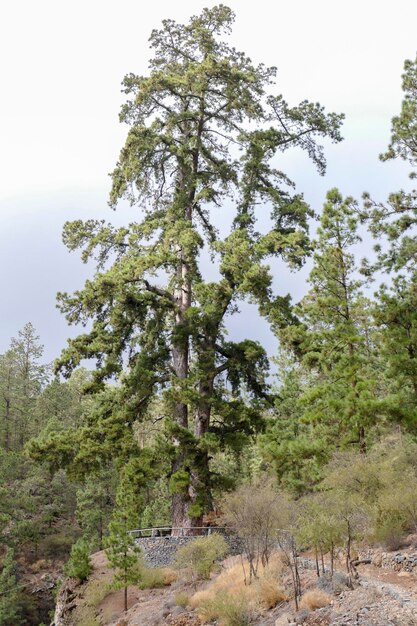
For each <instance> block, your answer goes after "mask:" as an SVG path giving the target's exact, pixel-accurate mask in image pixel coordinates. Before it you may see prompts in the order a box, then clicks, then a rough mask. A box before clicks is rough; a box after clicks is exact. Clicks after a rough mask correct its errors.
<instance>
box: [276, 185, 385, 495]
mask: <svg viewBox="0 0 417 626" xmlns="http://www.w3.org/2000/svg"><path fill="white" fill-rule="evenodd" d="M357 226H358V218H357V216H356V204H355V202H354V201H353V200H352V198H346V199H344V198H342V196H341V195H340V193H339V192H338V190H337V189H333V190H331V191H329V192H328V194H327V202H326V203H325V205H324V207H323V214H322V217H321V222H320V227H319V229H318V231H317V234H318V239H317V242H316V243H315V254H314V266H313V269H312V271H311V273H310V277H309V282H310V284H311V289H310V291H309V292H308V294H307V295H306V296H305V297H304V298H303V300H302V301H301V302H300V303H299V305H298V306H297V307H296V308H295V312H296V314H297V316H298V319H297V320H296V323H295V324H294V323H293V324H291V325H290V326H288V327H287V328H284V329H283V330H282V331H281V333H280V337H281V341H282V342H283V343H284V345H286V346H287V347H288V349H290V350H291V351H292V352H293V354H294V356H295V357H296V358H297V359H298V360H299V362H300V365H299V368H300V369H299V371H298V372H297V366H295V368H293V369H292V371H291V370H290V372H289V373H288V374H287V376H286V378H285V380H284V382H285V387H284V388H283V393H284V394H285V395H288V396H289V401H290V402H293V405H292V407H291V408H290V409H289V410H290V413H288V410H287V413H286V415H284V418H285V419H286V420H289V427H290V428H291V427H292V436H291V435H290V437H289V441H285V439H286V438H285V439H284V442H280V443H279V444H278V445H277V444H276V443H274V440H273V437H274V435H275V436H276V434H278V433H277V432H276V429H274V428H272V429H270V435H271V436H270V437H269V439H270V440H271V439H272V442H271V443H272V445H271V443H270V441H268V440H267V441H266V446H265V449H266V452H267V454H269V456H270V457H272V459H273V460H274V456H275V458H276V459H277V460H278V462H279V463H281V466H282V463H284V465H285V464H289V461H290V460H291V459H294V461H295V467H296V468H297V467H298V468H299V470H298V477H297V476H296V477H294V478H296V479H297V478H298V480H300V479H301V484H298V485H297V482H296V481H294V482H295V484H294V485H293V487H295V489H296V491H298V492H300V491H301V489H302V482H303V474H304V476H305V469H307V470H308V467H309V466H310V468H311V469H312V470H313V472H314V473H315V476H314V473H313V475H312V476H313V480H314V478H316V480H317V478H319V472H318V470H319V467H320V465H321V464H322V463H323V461H325V460H327V459H328V458H329V452H330V451H331V449H332V446H333V445H334V444H335V443H337V444H338V445H342V446H347V445H352V444H355V445H357V446H358V447H359V448H360V449H361V450H362V451H364V450H365V449H366V446H367V445H368V442H369V441H370V440H371V437H372V428H373V427H374V425H375V424H376V422H377V418H378V403H377V402H375V391H376V389H377V380H376V372H377V365H376V347H375V343H374V329H373V326H372V320H371V307H370V303H369V301H368V300H366V299H365V298H364V297H363V296H362V294H361V287H362V285H363V280H361V279H360V278H358V274H357V268H356V266H355V262H354V257H353V254H352V248H353V246H354V245H356V244H357V242H358V241H359V240H360V239H359V236H358V234H357ZM285 395H284V398H285ZM283 409H284V411H285V410H286V407H285V406H284V407H283ZM291 413H292V414H293V415H291ZM292 439H295V442H294V441H292ZM297 456H298V457H299V458H301V459H303V461H300V460H298V461H297V460H296V459H295V457H297ZM282 457H284V458H282ZM306 461H309V463H307V462H306ZM284 480H285V479H284Z"/></svg>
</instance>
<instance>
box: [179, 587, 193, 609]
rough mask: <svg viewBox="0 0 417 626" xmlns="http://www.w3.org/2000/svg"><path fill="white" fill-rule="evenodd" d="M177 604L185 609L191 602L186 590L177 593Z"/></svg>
mask: <svg viewBox="0 0 417 626" xmlns="http://www.w3.org/2000/svg"><path fill="white" fill-rule="evenodd" d="M175 604H176V605H177V606H180V607H182V608H183V609H185V607H186V606H188V605H189V604H190V596H189V595H188V593H186V592H185V591H179V592H178V593H177V594H176V595H175Z"/></svg>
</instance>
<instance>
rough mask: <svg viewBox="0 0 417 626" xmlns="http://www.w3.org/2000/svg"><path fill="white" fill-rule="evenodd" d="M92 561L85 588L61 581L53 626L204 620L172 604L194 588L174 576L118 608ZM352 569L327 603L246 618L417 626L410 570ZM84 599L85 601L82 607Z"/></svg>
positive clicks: (305, 577)
mask: <svg viewBox="0 0 417 626" xmlns="http://www.w3.org/2000/svg"><path fill="white" fill-rule="evenodd" d="M396 554H397V555H398V554H399V553H396ZM394 556H395V555H394ZM306 561H307V559H306ZM375 561H376V562H378V559H377V558H375ZM386 562H388V561H387V560H386ZM93 564H94V572H93V575H92V576H91V578H90V580H89V582H88V592H87V589H86V585H81V586H76V585H74V583H72V587H71V583H70V584H69V587H68V583H67V592H65V588H64V591H63V592H62V593H61V596H60V598H61V601H62V598H63V596H64V595H65V593H66V601H65V602H64V603H63V604H62V608H63V609H64V610H63V613H62V614H61V616H58V617H57V619H56V621H55V626H158V625H161V624H163V625H166V626H202V624H203V623H204V622H202V621H201V620H200V618H199V617H198V615H197V614H196V613H195V612H194V611H192V610H191V609H190V608H189V607H185V608H182V607H180V606H177V604H176V600H177V598H178V594H179V593H181V592H182V593H187V594H189V595H192V593H193V592H194V591H195V590H196V587H195V586H193V585H191V584H190V583H186V582H181V581H176V582H174V583H173V584H171V585H170V586H168V587H164V588H162V589H146V590H139V589H137V588H135V587H131V588H129V595H128V598H129V610H128V612H127V613H124V612H123V592H122V591H112V592H109V591H108V587H107V584H108V583H109V582H110V579H111V572H110V571H109V569H108V568H107V564H106V560H105V555H104V554H103V553H98V554H96V555H94V557H93ZM358 571H359V578H358V580H357V582H356V583H355V586H354V589H349V588H348V587H346V585H344V584H341V585H339V588H337V589H335V590H334V593H332V594H331V603H330V604H329V605H328V606H325V607H323V608H319V609H316V610H309V609H301V610H300V611H299V612H298V613H296V612H295V610H294V607H293V602H292V601H290V602H283V603H281V605H279V606H277V607H275V608H274V609H272V610H263V611H259V612H258V614H257V615H256V616H254V620H253V622H252V623H253V624H256V625H257V626H288V625H291V626H296V625H298V624H300V625H301V624H304V625H305V626H417V576H416V575H415V573H414V572H409V571H404V570H403V569H401V567H400V566H399V567H398V568H397V571H395V570H394V569H391V568H390V569H384V568H382V567H380V566H377V565H375V564H369V565H361V566H359V568H358ZM341 580H342V577H341ZM322 582H323V581H322ZM302 583H303V587H304V590H308V589H312V588H315V587H316V584H317V579H316V576H315V572H314V571H313V570H312V569H307V568H303V570H302ZM87 598H88V600H87V604H88V606H83V602H84V603H85V602H86V599H87Z"/></svg>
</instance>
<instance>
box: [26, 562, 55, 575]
mask: <svg viewBox="0 0 417 626" xmlns="http://www.w3.org/2000/svg"><path fill="white" fill-rule="evenodd" d="M30 569H31V570H32V572H33V573H34V574H37V573H38V572H39V571H40V570H43V569H51V561H48V560H47V559H39V560H38V561H35V562H34V563H32V565H31V566H30Z"/></svg>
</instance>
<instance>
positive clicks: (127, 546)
mask: <svg viewBox="0 0 417 626" xmlns="http://www.w3.org/2000/svg"><path fill="white" fill-rule="evenodd" d="M129 478H130V477H129V476H126V475H125V476H124V477H123V478H122V480H121V481H120V483H119V487H118V491H117V496H116V507H115V509H114V511H113V515H112V519H111V522H110V524H109V534H108V536H107V537H106V540H105V543H106V546H107V547H106V554H107V558H108V561H109V567H112V568H113V569H114V570H115V574H114V579H113V583H114V585H115V586H116V588H124V590H125V611H126V610H127V587H128V586H129V585H131V584H134V583H137V582H138V571H137V562H138V554H139V552H140V550H139V547H138V546H137V545H136V543H135V539H134V537H133V536H132V535H131V534H130V533H129V530H131V529H132V528H136V525H137V520H138V517H139V514H138V508H139V503H138V497H137V494H136V493H135V490H134V488H133V486H132V482H131V481H130V480H129Z"/></svg>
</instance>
